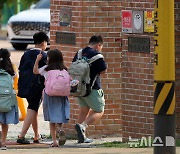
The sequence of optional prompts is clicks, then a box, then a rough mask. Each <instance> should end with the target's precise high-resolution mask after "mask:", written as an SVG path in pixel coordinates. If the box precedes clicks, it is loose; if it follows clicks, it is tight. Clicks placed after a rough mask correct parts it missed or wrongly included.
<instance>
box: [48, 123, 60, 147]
mask: <svg viewBox="0 0 180 154" xmlns="http://www.w3.org/2000/svg"><path fill="white" fill-rule="evenodd" d="M50 133H51V137H52V141H53V146H57V145H58V144H57V141H56V124H55V123H50Z"/></svg>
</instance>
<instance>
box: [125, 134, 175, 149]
mask: <svg viewBox="0 0 180 154" xmlns="http://www.w3.org/2000/svg"><path fill="white" fill-rule="evenodd" d="M128 145H129V147H131V148H132V147H135V148H138V147H162V146H167V147H171V146H175V139H174V137H172V136H166V137H165V141H164V142H163V140H162V139H161V137H159V136H156V137H155V138H154V139H152V137H151V136H148V137H141V139H133V138H131V136H130V137H129V141H128Z"/></svg>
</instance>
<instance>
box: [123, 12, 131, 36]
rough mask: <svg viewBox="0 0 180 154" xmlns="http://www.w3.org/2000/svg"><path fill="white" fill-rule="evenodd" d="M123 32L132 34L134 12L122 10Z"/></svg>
mask: <svg viewBox="0 0 180 154" xmlns="http://www.w3.org/2000/svg"><path fill="white" fill-rule="evenodd" d="M121 21H122V32H125V33H132V11H131V10H122V19H121Z"/></svg>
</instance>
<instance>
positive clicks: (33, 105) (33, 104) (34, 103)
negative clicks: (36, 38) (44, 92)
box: [26, 98, 41, 112]
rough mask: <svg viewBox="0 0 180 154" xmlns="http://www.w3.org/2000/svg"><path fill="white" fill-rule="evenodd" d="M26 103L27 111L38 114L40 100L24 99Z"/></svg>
mask: <svg viewBox="0 0 180 154" xmlns="http://www.w3.org/2000/svg"><path fill="white" fill-rule="evenodd" d="M26 100H27V102H28V107H27V108H28V109H31V110H34V111H36V112H38V109H39V106H40V104H41V98H26Z"/></svg>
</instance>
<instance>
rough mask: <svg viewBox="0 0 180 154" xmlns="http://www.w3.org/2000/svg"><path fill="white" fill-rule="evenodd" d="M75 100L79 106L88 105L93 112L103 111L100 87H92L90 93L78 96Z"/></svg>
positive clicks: (103, 100)
mask: <svg viewBox="0 0 180 154" xmlns="http://www.w3.org/2000/svg"><path fill="white" fill-rule="evenodd" d="M77 101H78V103H79V106H80V107H85V106H86V107H89V108H91V109H92V110H93V111H94V112H98V113H100V112H104V106H105V99H104V92H103V90H102V89H99V90H96V89H92V91H91V93H90V95H88V96H87V97H78V98H77Z"/></svg>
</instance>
